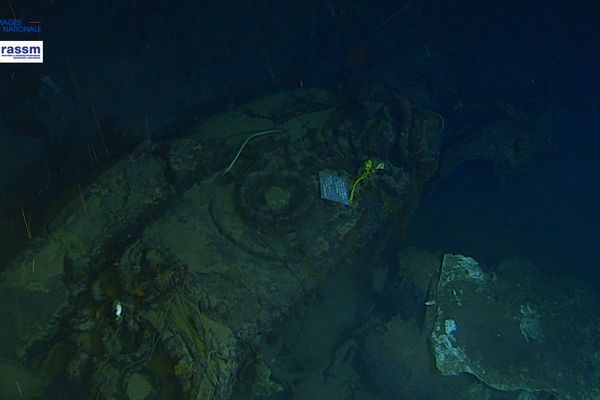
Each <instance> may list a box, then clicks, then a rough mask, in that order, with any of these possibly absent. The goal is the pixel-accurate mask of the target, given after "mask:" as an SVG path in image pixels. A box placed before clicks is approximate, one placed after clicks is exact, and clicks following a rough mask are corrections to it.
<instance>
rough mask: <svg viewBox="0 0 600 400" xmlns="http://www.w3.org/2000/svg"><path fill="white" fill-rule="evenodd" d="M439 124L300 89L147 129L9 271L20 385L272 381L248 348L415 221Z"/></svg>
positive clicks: (224, 389) (125, 387)
mask: <svg viewBox="0 0 600 400" xmlns="http://www.w3.org/2000/svg"><path fill="white" fill-rule="evenodd" d="M442 128H443V121H442V120H441V119H440V118H439V116H438V115H436V114H435V113H433V112H430V111H427V110H420V109H417V108H416V107H415V108H413V107H412V105H411V104H410V103H409V102H408V101H407V100H405V99H403V98H401V97H398V96H396V95H395V94H393V93H392V92H390V91H388V90H385V89H382V88H378V89H373V90H372V91H370V92H365V93H363V94H361V95H357V97H356V98H355V99H353V100H352V101H348V102H345V103H344V105H340V104H338V103H337V102H336V101H334V99H333V97H332V96H331V94H329V93H328V92H323V91H318V90H304V91H298V92H287V93H283V94H279V95H276V96H273V97H269V98H266V99H262V100H259V101H256V102H255V103H252V104H248V105H244V106H241V107H239V108H238V109H235V110H233V111H232V112H230V113H227V114H222V115H216V116H214V117H211V118H209V119H208V120H207V121H206V122H205V123H204V124H203V125H202V126H201V127H199V128H195V129H193V130H190V131H189V132H187V134H185V135H182V136H180V137H178V138H176V139H171V140H166V141H162V142H157V143H144V144H142V145H141V146H140V147H139V148H138V149H137V150H136V151H135V152H134V153H133V154H131V155H130V156H129V157H127V158H125V159H123V160H120V161H118V162H117V163H115V164H114V166H112V167H111V168H110V169H109V170H107V171H106V172H105V173H104V174H103V175H102V176H101V177H99V178H98V179H97V181H96V182H95V183H93V184H92V185H90V186H89V187H87V188H85V189H84V190H83V192H82V197H83V199H79V198H77V199H75V200H74V201H73V202H72V203H71V204H69V205H68V206H66V207H65V208H64V210H63V211H62V212H61V213H60V215H58V216H57V218H56V219H55V221H54V222H53V223H52V224H51V226H50V227H49V228H48V231H47V233H46V234H44V235H41V236H39V237H37V238H34V240H33V242H32V245H31V246H30V247H29V248H28V249H27V250H25V251H24V252H23V253H22V254H21V255H20V256H19V257H18V258H17V259H16V260H15V261H14V262H13V263H12V264H11V265H10V266H9V268H8V269H7V271H6V272H5V273H4V275H3V279H2V283H1V288H0V290H1V293H2V294H3V297H4V299H3V301H2V303H1V305H0V315H1V316H2V318H3V321H10V324H6V323H4V324H2V327H1V328H0V330H1V332H0V334H1V335H2V336H3V337H4V338H6V340H4V341H2V342H1V343H0V353H1V355H2V357H3V358H4V359H12V360H15V363H14V364H11V368H14V369H15V370H16V371H17V372H16V373H15V374H18V373H21V374H24V375H27V377H26V378H23V380H26V381H27V386H26V387H20V386H19V388H18V389H19V391H22V393H23V395H24V396H25V398H40V397H44V398H49V397H53V396H59V395H62V396H69V395H73V396H75V395H77V396H81V393H87V396H89V398H97V399H105V398H107V399H114V398H145V397H147V396H160V398H165V399H168V398H173V399H180V398H183V399H227V398H228V397H229V396H230V394H231V392H232V388H233V386H234V383H235V382H236V378H237V377H238V376H239V373H240V371H241V370H242V369H243V370H244V371H245V372H244V376H246V377H254V378H251V379H263V380H268V373H267V374H265V373H263V372H264V371H263V372H261V369H260V366H256V365H255V363H254V361H253V360H254V355H255V353H256V350H257V348H258V347H259V345H260V344H261V341H262V335H263V334H264V333H265V332H268V331H269V330H270V329H271V327H272V324H273V323H274V322H276V321H278V320H281V319H283V318H285V317H286V315H288V313H289V312H290V309H291V308H292V307H293V306H294V304H296V303H297V302H299V301H304V300H307V299H309V298H310V296H311V293H313V291H314V289H315V287H316V286H317V285H318V284H319V282H321V281H323V280H324V279H326V278H327V276H328V275H329V274H330V273H331V272H332V271H334V270H335V269H336V268H343V267H344V262H345V260H347V259H348V258H352V257H364V256H368V254H370V253H371V252H377V251H379V250H381V248H382V247H383V246H384V244H385V240H386V238H387V236H388V234H389V233H390V232H396V233H397V232H400V231H401V230H402V229H404V227H405V225H406V223H407V221H408V219H409V216H410V214H411V213H412V211H413V209H414V207H415V206H416V203H417V201H418V198H419V194H420V190H421V188H422V186H423V183H424V182H425V181H426V180H427V179H428V178H429V177H430V176H431V175H432V174H433V173H434V172H435V170H436V167H437V163H438V153H439V144H440V135H441V131H442ZM267 130H277V132H276V133H274V134H272V135H264V136H260V137H256V138H255V139H253V140H252V141H250V142H248V143H246V146H245V148H243V149H242V148H241V147H240V145H241V144H242V143H243V142H244V140H245V139H246V138H248V137H249V136H250V135H253V134H255V133H256V132H261V131H267ZM239 150H243V151H239ZM236 152H238V154H237V157H236V159H234V158H233V157H234V156H235V155H236ZM232 159H233V160H235V161H234V162H233V164H232ZM367 160H372V164H373V165H377V166H378V168H377V169H376V170H374V171H373V172H372V173H370V175H369V176H368V179H364V180H363V181H362V182H361V183H360V185H359V186H357V187H355V188H354V189H355V190H356V192H355V195H354V200H353V201H352V204H349V202H347V201H344V200H343V199H342V201H339V199H337V200H338V201H336V199H330V198H329V196H330V195H328V194H327V193H325V195H324V193H323V190H324V189H323V188H324V184H323V181H322V179H323V177H324V176H327V177H329V178H331V177H335V178H336V179H339V180H340V181H344V182H346V187H347V188H348V189H349V188H350V187H351V184H352V182H353V181H354V180H355V178H356V177H357V175H358V174H360V173H361V168H362V166H363V165H365V161H367ZM394 160H400V161H394ZM225 170H226V171H227V173H226V174H224V173H223V172H224V171H225ZM320 178H321V181H320ZM342 186H344V185H342ZM338 195H340V196H342V197H343V196H344V195H345V194H344V193H338ZM323 197H325V198H323ZM330 200H333V201H330ZM82 201H84V204H85V207H82ZM344 203H348V204H344ZM32 264H34V265H35V268H32ZM23 299H24V300H23ZM17 361H18V363H17ZM22 366H25V367H26V368H23V367H22ZM13 375H14V374H13ZM5 379H6V378H5ZM246 379H248V378H246ZM2 384H3V385H4V387H9V386H10V387H15V385H14V382H2ZM265 384H268V382H265ZM15 390H16V389H15ZM48 396H49V397H48ZM78 398H79V397H78Z"/></svg>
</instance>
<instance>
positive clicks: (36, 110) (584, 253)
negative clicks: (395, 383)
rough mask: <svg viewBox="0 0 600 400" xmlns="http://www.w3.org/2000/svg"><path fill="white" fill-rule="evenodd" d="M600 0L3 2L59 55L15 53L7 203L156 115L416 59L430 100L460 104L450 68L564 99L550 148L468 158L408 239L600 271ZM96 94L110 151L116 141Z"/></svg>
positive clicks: (506, 94) (405, 66) (377, 73)
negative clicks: (30, 169) (27, 57)
mask: <svg viewBox="0 0 600 400" xmlns="http://www.w3.org/2000/svg"><path fill="white" fill-rule="evenodd" d="M405 4H408V5H409V7H408V8H407V9H406V10H404V11H402V12H398V11H399V10H402V9H403V7H404V5H405ZM599 4H600V3H598V2H597V1H587V2H583V1H582V2H563V1H554V2H549V1H520V2H519V1H508V2H476V1H418V0H415V1H413V2H411V3H399V2H394V1H378V2H377V1H376V2H367V1H354V2H350V1H334V0H331V1H311V0H308V1H303V2H299V1H298V2H280V1H257V2H233V1H223V2H209V1H194V2H192V1H182V2H177V3H172V2H164V1H126V2H123V1H121V2H116V1H97V2H85V3H82V2H75V1H67V2H53V1H23V2H17V1H14V2H12V3H11V6H12V10H11V8H10V7H8V6H7V3H5V4H3V5H2V6H1V7H0V13H1V14H0V17H1V18H10V17H11V15H12V13H13V11H14V12H15V14H16V16H17V17H23V18H40V19H41V20H42V21H43V29H44V31H43V33H42V34H41V35H40V38H41V39H43V40H44V41H45V47H46V56H45V60H46V61H45V63H44V64H43V65H30V66H24V65H17V66H15V65H0V137H1V139H0V140H1V141H0V149H2V153H1V156H2V164H0V166H1V167H2V168H1V169H0V189H2V188H4V189H2V192H0V193H2V196H3V197H4V199H3V200H4V203H3V204H6V205H7V206H6V207H4V209H3V210H2V219H3V221H4V223H5V224H7V225H9V224H10V223H12V224H13V225H14V224H15V220H16V221H17V223H18V207H17V205H18V204H25V205H26V206H27V207H28V208H30V209H35V208H36V203H40V202H42V201H47V200H48V197H52V198H54V197H56V196H59V195H60V193H61V192H60V188H64V187H69V185H72V184H73V182H77V181H80V180H82V179H86V177H88V178H89V177H90V176H92V175H93V174H94V173H95V172H97V169H98V167H97V166H90V165H89V160H88V158H87V157H88V154H87V146H89V145H90V144H94V145H95V146H96V148H97V149H98V152H99V153H100V154H99V157H100V159H101V160H100V161H101V163H102V162H107V161H108V160H110V158H111V156H112V157H114V156H116V155H118V154H119V152H126V151H127V149H128V148H130V147H131V146H133V145H134V144H135V143H136V142H137V141H139V140H141V139H143V138H144V137H145V136H146V135H147V134H148V132H149V131H150V132H152V133H153V134H154V132H160V128H161V127H164V126H168V125H169V124H171V123H173V122H176V121H179V122H180V123H181V121H190V122H193V121H196V120H198V119H199V118H202V116H203V115H206V114H209V113H211V112H213V111H218V110H223V109H226V108H227V107H229V106H232V105H236V104H239V103H240V102H243V101H245V100H248V99H251V98H254V97H257V96H260V95H263V94H268V93H274V92H277V91H279V90H282V89H285V88H293V87H299V86H300V85H303V86H306V87H327V88H338V87H340V86H342V85H347V86H353V85H354V86H361V85H366V84H367V83H373V82H382V83H385V84H388V85H390V86H392V87H393V88H395V89H397V90H398V91H399V92H401V93H402V92H403V90H404V89H405V88H406V87H407V85H408V86H410V79H412V78H406V76H414V77H415V79H421V80H425V81H427V80H428V79H431V82H432V83H431V85H430V87H429V89H430V90H429V92H428V94H427V95H426V96H424V98H423V99H422V103H423V105H424V106H427V107H429V108H431V109H434V110H437V111H439V112H440V113H441V114H442V115H446V116H448V115H449V113H451V110H449V109H448V108H447V107H445V105H444V104H447V103H445V102H444V101H443V99H442V97H443V96H441V95H437V96H436V95H435V94H434V93H436V92H441V91H442V89H441V88H440V87H439V85H440V83H441V82H443V83H444V84H446V85H447V86H449V87H452V91H453V93H454V96H455V97H456V98H457V99H459V98H460V97H461V96H463V97H465V98H469V99H477V101H480V102H482V103H483V102H485V103H489V104H494V103H501V102H506V103H511V104H514V105H515V106H516V107H518V108H519V109H521V110H523V112H524V113H525V114H527V112H528V111H530V110H532V112H533V110H535V111H536V112H539V111H540V109H544V107H552V109H553V110H557V111H556V119H555V123H554V126H553V129H552V130H551V131H550V130H549V132H548V142H549V143H551V146H550V147H549V150H548V151H547V152H546V153H545V154H544V155H543V156H542V157H541V158H540V159H538V160H536V161H535V162H533V163H532V164H531V165H529V166H528V167H527V168H523V169H522V170H519V171H518V172H517V174H516V175H515V176H513V177H512V179H510V180H509V181H507V182H503V183H500V182H498V181H497V180H496V179H495V178H494V177H493V176H492V174H491V172H490V170H489V169H488V168H487V167H486V166H485V165H479V164H471V165H469V164H467V165H464V166H462V167H461V168H459V169H457V170H456V171H454V172H453V173H452V174H451V175H450V176H448V177H447V179H445V180H443V181H441V182H437V183H436V184H435V186H432V187H431V188H428V191H427V195H425V196H424V198H423V199H422V202H421V205H420V207H419V209H418V210H417V213H416V215H415V218H414V219H413V222H412V224H411V226H410V229H409V231H408V236H407V239H406V242H407V243H408V244H413V245H417V246H420V247H424V248H428V249H438V250H444V251H455V252H461V253H464V254H469V255H473V256H475V257H478V258H481V259H482V260H483V261H484V262H487V263H494V262H496V261H498V260H501V259H504V258H507V257H512V256H518V257H526V258H530V259H531V260H533V261H534V262H535V263H537V264H538V265H539V266H540V267H542V268H544V269H545V270H546V271H548V272H549V273H558V274H573V275H576V276H579V277H583V278H586V279H590V280H591V281H592V282H597V281H598V278H599V277H600V272H599V271H600V260H599V256H598V250H597V249H598V246H597V239H598V237H599V236H600V235H599V234H600V211H599V200H600V193H599V185H598V182H599V177H600V176H599V175H600V173H599V172H598V171H600V168H599V167H600V162H599V161H598V155H597V152H598V144H599V142H600V139H599V135H600V129H599V126H600V116H599V115H600V99H599V97H600V95H599V90H600V79H599V76H598V67H599V66H600V37H599V32H600V28H599V26H600V5H599ZM397 12H398V13H397ZM396 13H397V14H396ZM3 37H4V38H5V39H18V38H24V37H23V36H18V35H4V36H3ZM27 38H28V39H29V38H30V37H27ZM31 38H32V39H34V38H35V37H31ZM361 44H363V45H364V44H366V45H365V46H363V47H361ZM356 49H362V50H363V51H362V53H360V54H358V55H357V53H356ZM423 76H425V77H423ZM44 77H48V78H50V79H51V80H52V81H53V82H55V83H56V84H57V85H58V86H59V87H60V88H61V92H60V93H55V92H54V91H53V90H52V89H51V88H50V87H49V86H48V85H46V84H44V83H43V81H42V79H43V78H44ZM92 106H93V109H94V110H95V111H96V113H97V116H98V120H99V123H100V125H101V126H102V128H103V132H104V134H105V135H106V136H107V138H106V141H107V142H108V146H109V147H110V148H111V153H112V154H111V155H106V154H103V152H102V148H101V143H100V142H99V138H98V135H97V127H96V121H95V119H94V118H93V115H92V112H91V108H92ZM451 128H452V127H449V129H451ZM40 163H42V164H44V171H45V172H44V174H47V175H48V178H47V179H44V184H41V183H40V181H39V174H38V175H37V180H36V178H35V177H32V176H31V175H26V176H27V177H28V179H27V180H24V181H21V182H20V183H19V186H20V187H21V188H22V189H21V190H20V191H19V192H18V194H17V195H15V192H14V191H11V192H9V191H7V190H5V188H6V187H8V186H9V184H10V182H13V183H14V178H15V177H16V176H18V174H19V173H23V171H26V169H24V168H25V167H26V166H28V165H34V164H40ZM82 165H85V166H86V167H85V168H83V167H82ZM57 188H58V189H57ZM9 196H12V197H14V198H12V197H11V198H10V199H8V197H9ZM44 196H46V197H44ZM38 208H39V207H38ZM32 213H34V214H35V212H34V211H32ZM15 214H16V217H15ZM33 218H35V216H34V217H33ZM39 218H40V220H41V219H42V216H40V217H39ZM15 246H17V244H15Z"/></svg>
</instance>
